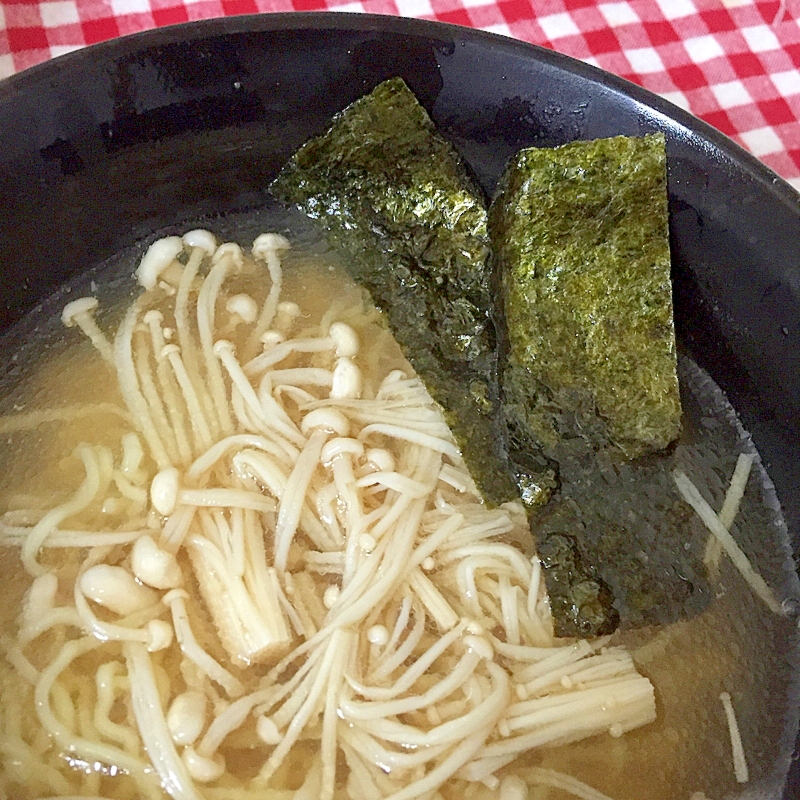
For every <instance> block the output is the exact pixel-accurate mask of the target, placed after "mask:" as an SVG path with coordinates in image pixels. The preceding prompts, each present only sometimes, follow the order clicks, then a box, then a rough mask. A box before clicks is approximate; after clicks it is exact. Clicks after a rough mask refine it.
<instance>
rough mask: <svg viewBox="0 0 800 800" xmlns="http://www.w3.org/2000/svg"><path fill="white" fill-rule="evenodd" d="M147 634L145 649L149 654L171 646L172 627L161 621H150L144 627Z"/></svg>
mask: <svg viewBox="0 0 800 800" xmlns="http://www.w3.org/2000/svg"><path fill="white" fill-rule="evenodd" d="M144 630H145V633H146V634H147V649H148V650H149V651H150V652H151V653H155V652H157V651H158V650H166V649H167V648H168V647H169V646H170V645H171V644H172V639H173V635H172V625H170V624H169V622H166V621H165V620H163V619H151V620H150V622H148V623H147V625H145V626H144Z"/></svg>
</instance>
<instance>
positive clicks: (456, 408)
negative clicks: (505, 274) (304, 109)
mask: <svg viewBox="0 0 800 800" xmlns="http://www.w3.org/2000/svg"><path fill="white" fill-rule="evenodd" d="M271 191H272V192H273V194H274V195H275V196H276V197H277V198H279V199H281V200H283V201H285V202H289V203H293V204H296V205H298V206H299V207H300V208H301V209H302V210H303V211H304V212H305V213H306V214H308V215H309V216H310V217H313V218H316V219H318V220H319V221H320V223H321V224H322V225H323V226H324V227H325V228H326V230H327V232H328V234H329V236H330V238H331V239H332V241H333V242H334V244H336V245H337V246H338V247H339V248H340V250H343V251H344V253H345V254H346V258H345V262H346V264H345V265H346V267H347V269H348V270H349V271H350V273H351V275H352V276H353V277H354V279H355V280H356V281H357V282H358V283H360V284H361V285H362V286H364V287H365V288H366V289H367V290H368V291H369V292H370V294H371V295H372V298H373V300H374V302H375V303H376V304H377V305H378V306H379V307H380V308H381V309H382V310H383V311H384V312H385V313H386V316H387V319H388V323H389V326H390V328H391V330H392V333H393V334H394V335H395V338H396V339H397V340H398V342H399V343H400V346H401V347H402V348H403V351H404V353H405V355H406V357H407V358H408V360H409V361H410V362H411V364H412V366H413V367H414V369H415V370H416V371H417V373H418V374H419V376H420V377H421V378H422V380H423V381H424V382H425V384H426V386H427V387H428V390H429V391H430V393H431V395H432V397H433V398H434V399H435V400H436V401H437V402H438V403H439V405H440V406H441V407H442V408H443V410H444V413H445V417H446V419H447V422H448V424H449V425H450V428H451V430H452V431H453V435H454V436H455V439H456V441H457V443H458V445H459V447H460V448H461V452H462V454H463V456H464V460H465V462H466V464H467V467H468V468H469V470H470V472H471V474H472V476H473V478H474V480H475V483H476V485H477V487H478V488H479V490H480V491H481V493H482V494H483V496H484V498H485V499H486V500H487V501H488V502H490V503H492V504H499V503H502V502H505V501H507V500H513V499H516V498H517V489H516V486H515V484H514V481H513V480H512V479H511V475H510V471H509V468H508V463H507V459H506V456H505V452H504V445H503V441H502V436H500V429H499V426H498V423H497V421H496V419H495V412H496V409H497V403H498V392H497V379H496V336H495V330H494V324H493V321H492V317H491V310H492V299H491V295H490V268H489V266H488V264H487V258H488V255H489V248H490V241H489V234H488V229H487V222H488V220H487V212H486V207H485V204H484V201H483V198H482V196H481V192H480V189H479V188H478V187H477V186H476V185H475V184H474V183H473V182H472V181H471V179H470V178H469V176H468V174H467V172H466V169H465V167H464V165H463V162H462V161H461V159H460V157H459V156H458V154H457V153H456V151H455V150H454V148H453V147H452V145H450V144H449V143H448V142H447V141H446V140H444V139H443V138H442V137H441V136H440V135H439V134H438V133H437V132H436V129H435V127H434V125H433V122H432V121H431V119H430V117H429V116H428V114H427V113H426V111H425V109H423V108H422V106H421V105H420V104H419V103H418V102H417V100H416V98H415V97H414V95H413V94H412V92H411V91H410V90H409V88H408V87H407V86H406V84H405V83H404V82H403V81H402V80H401V79H399V78H395V79H392V80H389V81H386V82H385V83H382V84H380V85H379V86H378V87H377V88H376V89H375V90H374V91H373V92H372V93H371V94H369V95H366V96H365V97H362V98H360V99H359V100H356V101H355V102H354V103H353V104H352V105H350V106H348V107H347V108H346V109H345V110H344V111H342V112H341V113H339V114H338V115H337V116H336V117H334V119H333V122H332V125H331V127H330V129H329V130H328V131H327V132H326V133H325V134H323V135H322V136H320V137H319V138H316V139H312V140H311V141H309V142H307V143H306V144H305V145H304V146H303V147H302V148H300V150H299V151H298V152H297V153H296V154H295V155H294V156H293V158H292V159H291V161H290V162H289V163H288V164H287V165H286V166H285V167H284V169H283V170H282V171H281V173H280V174H279V175H278V177H277V178H276V180H275V182H274V183H273V184H272V186H271Z"/></svg>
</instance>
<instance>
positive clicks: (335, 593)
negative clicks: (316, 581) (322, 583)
mask: <svg viewBox="0 0 800 800" xmlns="http://www.w3.org/2000/svg"><path fill="white" fill-rule="evenodd" d="M340 594H341V589H340V588H339V587H338V586H336V585H335V584H334V585H333V586H329V587H328V588H327V589H326V590H325V592H324V593H323V595H322V603H323V605H324V606H325V608H333V606H334V604H335V603H336V601H337V600H338V599H339V595H340Z"/></svg>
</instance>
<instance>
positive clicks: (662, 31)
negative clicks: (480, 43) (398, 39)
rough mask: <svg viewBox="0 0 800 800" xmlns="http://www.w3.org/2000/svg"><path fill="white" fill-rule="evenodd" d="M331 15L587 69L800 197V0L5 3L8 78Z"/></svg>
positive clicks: (2, 21)
mask: <svg viewBox="0 0 800 800" xmlns="http://www.w3.org/2000/svg"><path fill="white" fill-rule="evenodd" d="M325 9H328V10H335V11H351V12H352V11H356V12H369V13H377V14H394V15H402V16H406V17H417V18H422V19H435V20H441V21H444V22H450V23H455V24H458V25H466V26H469V27H473V28H481V29H483V30H487V31H492V32H494V33H498V34H502V35H505V36H512V37H515V38H517V39H521V40H524V41H527V42H532V43H535V44H539V45H544V46H545V47H550V48H552V49H554V50H557V51H559V52H562V53H566V54H568V55H571V56H574V57H576V58H579V59H582V60H584V61H587V62H589V63H591V64H594V65H595V66H599V67H601V68H602V69H605V70H608V71H609V72H613V73H615V74H617V75H621V76H622V77H624V78H628V79H629V80H632V81H634V82H635V83H638V84H641V85H642V86H644V87H646V88H647V89H650V90H651V91H653V92H656V93H657V94H660V95H662V96H663V97H666V98H667V99H668V100H671V101H672V102H673V103H676V104H677V105H679V106H681V107H683V108H685V109H687V110H689V111H691V112H692V113H693V114H695V115H697V116H698V117H701V118H702V119H704V120H706V121H707V122H709V123H710V124H712V125H714V126H715V127H716V128H719V130H721V131H722V132H723V133H726V134H728V135H729V136H731V137H732V138H733V139H735V140H736V141H737V142H738V143H739V144H741V145H742V146H743V147H745V148H746V149H747V150H749V151H750V152H751V153H753V154H754V155H755V156H757V157H758V158H760V159H761V160H762V161H763V162H764V163H766V164H767V165H768V166H769V167H770V168H772V169H773V170H774V171H775V172H777V173H778V174H779V175H780V176H781V177H783V178H785V179H786V180H788V181H789V183H791V184H792V185H793V186H794V187H795V188H796V189H798V190H800V0H780V2H779V0H763V1H762V0H605V1H599V0H363V1H362V2H352V1H348V0H0V77H5V76H7V75H11V74H13V73H15V72H18V71H19V70H22V69H25V68H26V67H29V66H32V65H34V64H37V63H39V62H41V61H45V60H46V59H49V58H53V57H56V56H59V55H62V54H64V53H68V52H70V51H72V50H76V49H78V48H80V47H84V46H86V45H88V44H93V43H95V42H99V41H103V40H105V39H111V38H113V37H115V36H121V35H124V34H128V33H135V32H137V31H142V30H146V29H148V28H154V27H158V26H162V25H171V24H175V23H179V22H186V21H189V20H198V19H207V18H209V17H220V16H230V15H234V14H250V13H254V12H275V11H311V10H325Z"/></svg>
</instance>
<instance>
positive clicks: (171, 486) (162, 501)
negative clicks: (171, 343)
mask: <svg viewBox="0 0 800 800" xmlns="http://www.w3.org/2000/svg"><path fill="white" fill-rule="evenodd" d="M164 349H165V350H166V349H167V348H166V347H165V348H164ZM180 477H181V474H180V472H178V470H177V468H176V467H167V468H166V469H162V470H161V472H158V473H156V475H155V477H154V478H153V480H152V482H151V484H150V502H151V503H152V504H153V508H155V510H156V511H158V513H159V514H161V516H163V517H168V516H169V515H170V514H171V513H172V512H173V511H174V510H175V506H176V505H177V504H178V491H179V490H180Z"/></svg>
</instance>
